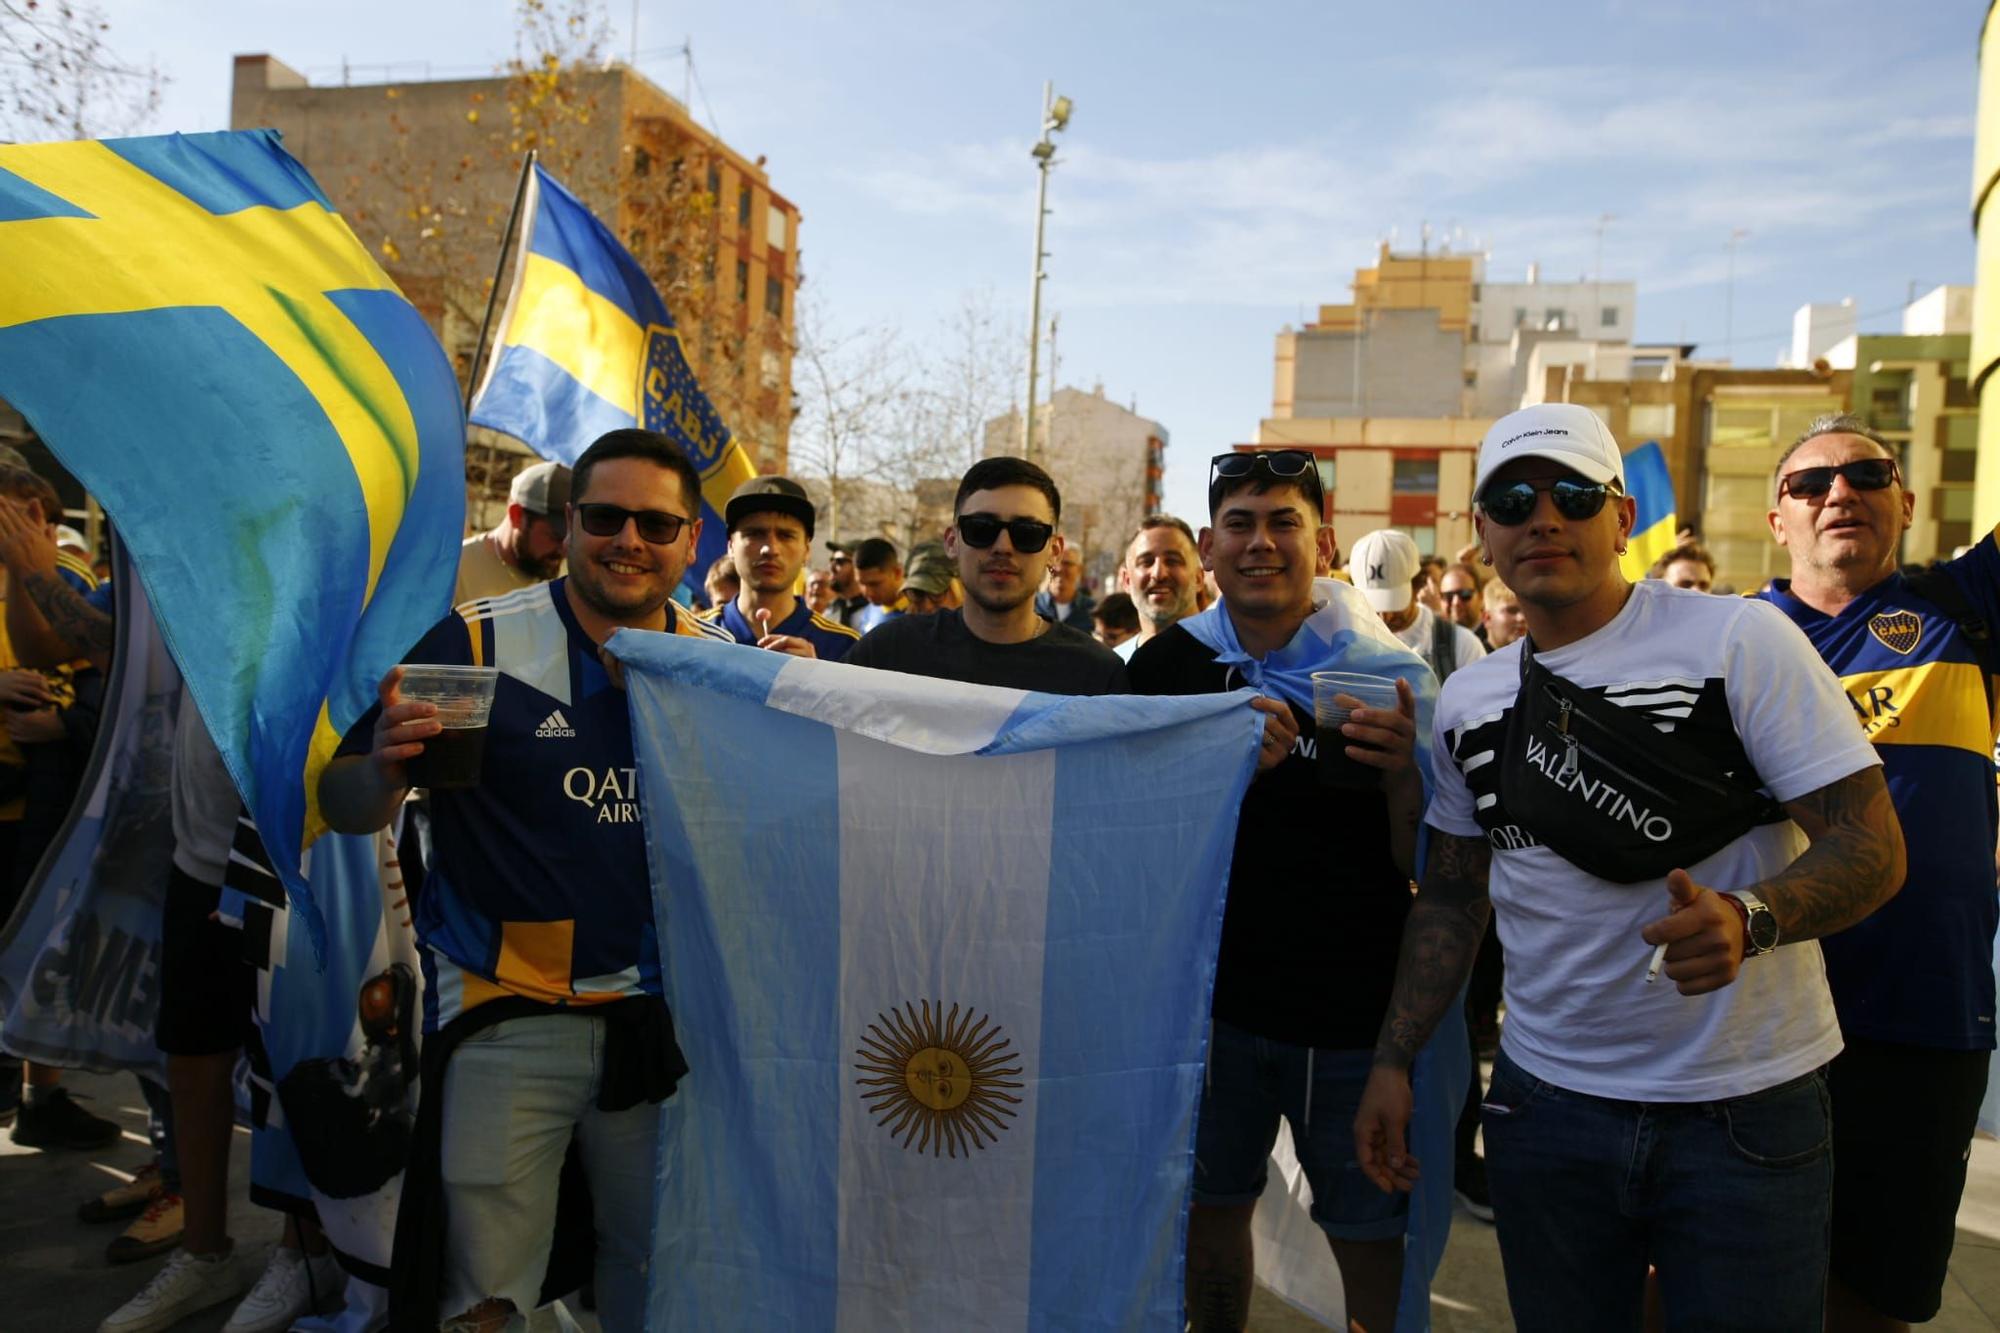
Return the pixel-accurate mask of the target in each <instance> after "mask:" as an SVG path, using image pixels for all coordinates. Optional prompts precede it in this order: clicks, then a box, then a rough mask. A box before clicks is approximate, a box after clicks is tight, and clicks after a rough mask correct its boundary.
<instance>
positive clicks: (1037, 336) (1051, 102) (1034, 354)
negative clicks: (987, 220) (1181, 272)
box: [1021, 83, 1073, 459]
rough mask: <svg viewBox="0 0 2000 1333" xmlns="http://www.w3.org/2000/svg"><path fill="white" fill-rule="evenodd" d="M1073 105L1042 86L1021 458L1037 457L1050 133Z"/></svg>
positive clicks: (1051, 88)
mask: <svg viewBox="0 0 2000 1333" xmlns="http://www.w3.org/2000/svg"><path fill="white" fill-rule="evenodd" d="M1072 109H1073V104H1072V103H1071V102H1070V100H1069V99H1068V98H1067V97H1057V96H1056V95H1055V85H1054V84H1053V83H1044V84H1043V85H1042V137H1041V138H1040V139H1038V140H1036V141H1035V146H1034V147H1033V148H1030V149H1029V150H1028V153H1029V155H1030V156H1032V157H1033V158H1034V159H1035V169H1036V170H1037V171H1039V172H1040V173H1041V180H1040V182H1039V183H1038V184H1037V185H1036V187H1035V275H1034V280H1033V282H1032V283H1031V284H1030V285H1029V296H1028V409H1027V412H1026V413H1025V415H1024V416H1023V417H1022V420H1021V456H1022V457H1024V458H1030V459H1032V458H1033V457H1035V454H1036V452H1037V451H1036V449H1035V378H1036V375H1037V373H1038V372H1039V370H1040V368H1041V364H1040V357H1041V342H1042V276H1043V274H1042V261H1043V260H1044V259H1046V258H1048V252H1047V251H1046V250H1044V249H1042V227H1043V224H1044V223H1045V222H1046V221H1047V220H1048V216H1049V168H1050V167H1052V166H1054V165H1055V157H1056V145H1055V141H1054V140H1052V139H1051V138H1049V136H1050V135H1051V134H1054V133H1056V132H1057V131H1059V130H1061V129H1063V128H1064V127H1065V126H1067V125H1068V124H1069V115H1070V111H1071V110H1072Z"/></svg>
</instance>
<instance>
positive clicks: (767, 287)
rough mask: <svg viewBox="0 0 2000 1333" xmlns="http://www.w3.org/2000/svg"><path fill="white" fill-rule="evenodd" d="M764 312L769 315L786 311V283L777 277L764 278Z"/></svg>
mask: <svg viewBox="0 0 2000 1333" xmlns="http://www.w3.org/2000/svg"><path fill="white" fill-rule="evenodd" d="M764 313H765V314H767V315H782V314H784V313H785V284H784V283H783V282H782V281H780V280H779V279H777V278H766V279H764Z"/></svg>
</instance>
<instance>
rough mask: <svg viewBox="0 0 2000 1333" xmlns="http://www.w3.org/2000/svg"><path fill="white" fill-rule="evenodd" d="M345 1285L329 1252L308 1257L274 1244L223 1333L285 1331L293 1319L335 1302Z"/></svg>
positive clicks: (337, 1301) (316, 1311)
mask: <svg viewBox="0 0 2000 1333" xmlns="http://www.w3.org/2000/svg"><path fill="white" fill-rule="evenodd" d="M346 1285H347V1279H346V1277H345V1275H343V1274H342V1273H341V1271H340V1264H339V1263H338V1261H336V1260H335V1259H334V1257H333V1252H332V1251H330V1250H329V1251H328V1252H327V1253H325V1254H321V1255H316V1256H312V1257H307V1256H306V1255H304V1254H301V1253H300V1252H299V1251H297V1250H288V1249H286V1248H285V1247H284V1246H282V1245H274V1246H272V1247H271V1257H270V1259H269V1261H268V1262H266V1263H265V1265H264V1273H263V1276H261V1277H259V1278H258V1279H257V1285H256V1286H254V1287H252V1288H250V1294H249V1295H248V1296H245V1297H244V1298H243V1303H242V1304H241V1305H239V1306H237V1307H236V1313H235V1314H232V1315H230V1316H229V1322H228V1323H226V1324H224V1325H223V1326H222V1333H284V1330H285V1329H288V1328H290V1327H291V1326H292V1321H293V1320H295V1319H300V1318H303V1317H304V1316H306V1315H309V1314H320V1313H323V1312H325V1311H326V1310H328V1309H331V1308H332V1307H334V1306H335V1305H338V1304H339V1303H340V1294H341V1291H342V1290H343V1289H344V1288H345V1287H346Z"/></svg>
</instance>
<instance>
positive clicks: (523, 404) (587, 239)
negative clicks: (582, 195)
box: [471, 166, 756, 588]
mask: <svg viewBox="0 0 2000 1333" xmlns="http://www.w3.org/2000/svg"><path fill="white" fill-rule="evenodd" d="M521 219H522V222H521V227H522V235H521V251H520V253H519V254H518V255H517V256H516V257H515V262H514V277H513V285H512V287H511V289H510V290H509V292H508V295H507V305H506V309H505V311H504V312H503V313H502V315H501V319H500V327H499V329H498V331H497V332H496V333H495V334H494V339H493V342H494V350H493V354H492V356H491V357H490V358H488V360H487V364H486V369H485V373H484V377H483V378H482V379H481V381H480V385H479V392H478V394H477V396H476V397H475V398H474V399H473V403H472V418H471V419H472V424H473V425H475V426H485V427H487V428H488V429H491V430H497V431H499V432H500V433H501V434H503V435H511V436H513V437H514V438H515V439H517V440H519V441H521V443H523V444H525V445H527V446H528V447H529V448H530V449H533V450H534V451H535V452H536V453H538V454H540V455H541V456H542V457H544V458H552V459H554V460H555V461H557V462H558V463H574V462H575V461H576V458H577V455H578V454H580V453H582V452H583V451H584V449H585V448H587V447H588V446H589V444H590V442H591V441H592V440H594V439H596V438H597V437H598V436H600V435H602V434H604V433H605V432H606V431H610V430H619V429H623V428H627V427H632V426H642V427H644V428H645V429H647V430H651V431H658V432H659V433H661V434H662V435H665V436H666V437H667V438H668V439H670V440H672V441H673V442H674V443H675V444H677V445H679V446H680V448H681V450H682V451H683V452H685V453H686V454H687V456H688V457H689V458H690V459H692V460H693V461H694V465H695V470H696V471H698V472H699V473H700V474H701V514H700V517H701V518H702V519H704V520H706V521H705V522H704V523H703V525H702V538H701V546H700V548H699V549H698V550H697V551H696V552H695V558H694V561H693V563H692V564H690V565H689V566H688V573H687V582H688V583H689V585H690V586H692V587H696V588H699V587H700V586H701V582H702V576H703V575H704V574H706V573H707V571H708V567H709V565H710V564H711V563H713V562H714V561H715V560H716V558H717V557H719V556H721V555H722V554H723V552H724V551H725V550H726V549H727V548H728V544H729V537H728V534H727V533H726V532H725V531H724V530H723V523H722V520H721V518H720V517H718V515H720V514H721V513H722V510H723V507H724V506H725V505H727V504H728V502H729V496H730V494H731V493H732V492H733V491H735V489H736V488H737V487H738V486H740V485H742V484H743V483H744V482H746V481H748V480H749V479H750V478H751V477H753V476H755V475H756V468H755V467H754V466H753V465H752V464H751V462H750V458H749V455H748V454H746V453H744V451H743V447H742V446H741V445H740V444H738V443H736V441H735V440H733V439H731V438H730V434H729V428H728V427H727V426H725V425H724V424H723V421H722V418H721V417H720V416H719V415H717V413H716V411H715V408H714V407H713V406H711V405H710V403H709V401H708V398H707V396H706V395H704V394H703V393H702V391H701V386H700V385H699V384H697V383H696V382H695V377H694V369H693V368H692V367H691V366H689V365H688V361H687V356H686V355H685V353H684V352H683V351H682V349H681V337H680V334H679V332H678V331H676V329H675V328H674V318H673V316H672V315H670V314H668V313H667V303H666V302H665V301H663V300H661V299H660V293H659V289H658V288H656V287H655V286H654V285H653V281H652V279H650V278H648V277H647V276H646V272H645V270H644V269H642V268H640V267H639V261H638V260H636V259H634V258H632V255H631V252H630V251H628V250H626V248H625V247H624V246H623V245H621V244H619V242H618V238H617V237H616V236H613V235H612V234H611V231H610V229H609V228H608V227H606V226H605V225H604V224H603V223H602V222H599V221H598V220H597V217H596V215H595V214H593V213H592V212H591V211H590V210H589V209H588V208H586V207H584V205H583V203H582V201H580V200H579V199H578V198H577V197H576V196H575V195H573V194H571V193H570V192H569V191H568V190H566V189H564V188H563V187H562V185H561V183H560V182H558V181H557V180H556V178H555V177H553V176H551V175H549V173H548V172H546V171H544V170H542V168H541V167H540V166H536V167H534V168H533V169H532V170H531V171H530V172H529V174H528V180H527V193H526V197H525V198H524V199H523V201H522V206H521Z"/></svg>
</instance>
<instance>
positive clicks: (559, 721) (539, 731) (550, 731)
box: [535, 708, 576, 737]
mask: <svg viewBox="0 0 2000 1333" xmlns="http://www.w3.org/2000/svg"><path fill="white" fill-rule="evenodd" d="M535 734H536V735H537V736H544V737H556V736H574V735H576V728H575V727H572V726H571V725H570V724H569V719H568V718H566V717H564V716H563V715H562V709H560V708H558V709H556V711H555V712H553V713H550V714H549V715H548V716H547V717H545V718H543V719H542V725H541V726H539V727H536V728H535Z"/></svg>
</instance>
